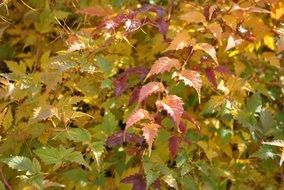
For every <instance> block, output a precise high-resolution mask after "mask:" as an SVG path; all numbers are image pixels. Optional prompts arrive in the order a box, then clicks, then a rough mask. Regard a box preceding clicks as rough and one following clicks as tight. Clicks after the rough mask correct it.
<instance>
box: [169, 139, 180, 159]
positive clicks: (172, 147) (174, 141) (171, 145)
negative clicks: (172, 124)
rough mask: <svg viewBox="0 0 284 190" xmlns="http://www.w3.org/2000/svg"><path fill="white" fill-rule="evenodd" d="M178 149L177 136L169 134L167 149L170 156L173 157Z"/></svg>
mask: <svg viewBox="0 0 284 190" xmlns="http://www.w3.org/2000/svg"><path fill="white" fill-rule="evenodd" d="M178 149H179V137H177V136H171V137H170V138H169V150H170V154H171V157H172V158H175V157H176V155H177V152H178Z"/></svg>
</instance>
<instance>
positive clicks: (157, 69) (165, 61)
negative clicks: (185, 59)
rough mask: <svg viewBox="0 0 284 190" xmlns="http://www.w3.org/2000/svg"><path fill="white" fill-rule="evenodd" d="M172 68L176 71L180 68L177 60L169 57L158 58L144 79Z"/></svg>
mask: <svg viewBox="0 0 284 190" xmlns="http://www.w3.org/2000/svg"><path fill="white" fill-rule="evenodd" d="M173 67H175V68H176V69H179V68H180V62H179V60H177V59H174V58H169V57H160V58H159V59H158V60H157V61H155V63H154V65H152V67H151V70H150V72H149V73H148V75H147V77H146V78H148V77H150V76H152V75H155V74H159V73H164V72H166V71H170V70H171V69H172V68H173Z"/></svg>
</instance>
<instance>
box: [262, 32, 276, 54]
mask: <svg viewBox="0 0 284 190" xmlns="http://www.w3.org/2000/svg"><path fill="white" fill-rule="evenodd" d="M263 43H264V44H265V45H266V46H267V47H268V48H269V49H271V50H272V51H274V50H275V49H276V47H275V42H274V37H273V36H271V35H266V36H264V37H263Z"/></svg>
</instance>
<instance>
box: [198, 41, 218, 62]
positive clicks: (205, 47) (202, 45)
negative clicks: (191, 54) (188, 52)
mask: <svg viewBox="0 0 284 190" xmlns="http://www.w3.org/2000/svg"><path fill="white" fill-rule="evenodd" d="M195 49H197V50H199V49H200V50H202V51H205V52H206V53H208V54H209V55H210V57H212V59H213V60H214V61H215V62H216V63H217V64H219V63H218V60H217V57H216V50H215V48H214V47H213V46H212V45H210V44H207V43H199V44H196V45H195Z"/></svg>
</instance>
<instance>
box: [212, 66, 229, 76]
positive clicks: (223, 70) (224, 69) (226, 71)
mask: <svg viewBox="0 0 284 190" xmlns="http://www.w3.org/2000/svg"><path fill="white" fill-rule="evenodd" d="M215 71H217V72H219V73H223V74H227V75H233V73H232V71H231V70H230V69H229V68H228V67H226V66H221V65H218V66H217V67H215Z"/></svg>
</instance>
